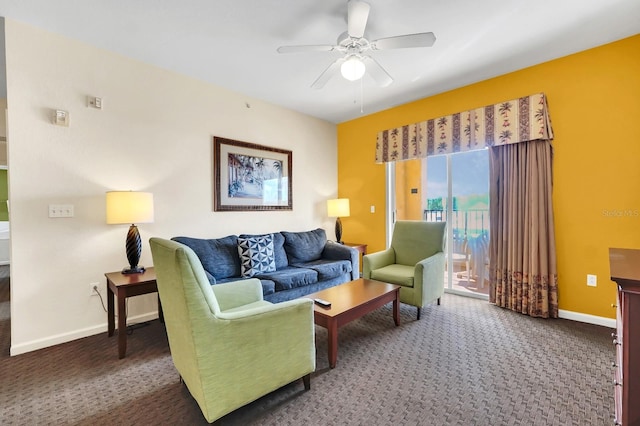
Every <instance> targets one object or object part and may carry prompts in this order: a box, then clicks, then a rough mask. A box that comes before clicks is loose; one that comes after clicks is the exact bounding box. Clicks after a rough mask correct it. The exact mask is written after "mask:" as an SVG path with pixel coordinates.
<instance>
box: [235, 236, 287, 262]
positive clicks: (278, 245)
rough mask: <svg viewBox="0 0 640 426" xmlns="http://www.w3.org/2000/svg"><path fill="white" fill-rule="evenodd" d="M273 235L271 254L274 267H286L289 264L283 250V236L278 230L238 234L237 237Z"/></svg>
mask: <svg viewBox="0 0 640 426" xmlns="http://www.w3.org/2000/svg"><path fill="white" fill-rule="evenodd" d="M267 235H273V255H274V257H275V261H276V269H282V268H286V267H287V266H288V265H289V260H288V259H287V253H286V252H285V251H284V236H283V235H282V234H281V233H280V232H274V233H273V234H240V236H239V238H251V237H265V236H267Z"/></svg>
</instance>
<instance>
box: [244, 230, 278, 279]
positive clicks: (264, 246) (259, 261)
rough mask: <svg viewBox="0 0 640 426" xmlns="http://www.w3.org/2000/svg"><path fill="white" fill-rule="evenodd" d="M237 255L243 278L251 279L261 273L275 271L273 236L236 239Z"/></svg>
mask: <svg viewBox="0 0 640 426" xmlns="http://www.w3.org/2000/svg"><path fill="white" fill-rule="evenodd" d="M238 254H239V255H240V271H241V274H242V276H243V277H247V278H251V277H253V276H254V275H257V274H260V273H263V272H273V271H275V270H276V257H275V253H274V251H273V234H266V235H260V236H254V237H238Z"/></svg>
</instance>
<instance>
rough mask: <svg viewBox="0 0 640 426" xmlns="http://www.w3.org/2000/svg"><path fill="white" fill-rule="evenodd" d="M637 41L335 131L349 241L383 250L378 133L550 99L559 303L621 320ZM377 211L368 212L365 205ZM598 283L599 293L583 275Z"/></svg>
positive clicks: (633, 195)
mask: <svg viewBox="0 0 640 426" xmlns="http://www.w3.org/2000/svg"><path fill="white" fill-rule="evenodd" d="M638 52H640V35H636V36H634V37H630V38H627V39H624V40H621V41H618V42H615V43H611V44H608V45H605V46H602V47H598V48H595V49H590V50H587V51H584V52H580V53H577V54H574V55H570V56H567V57H564V58H560V59H557V60H554V61H550V62H546V63H543V64H540V65H536V66H533V67H530V68H526V69H524V70H521V71H517V72H513V73H510V74H506V75H503V76H500V77H497V78H493V79H490V80H486V81H482V82H480V83H476V84H472V85H470V86H466V87H462V88H459V89H456V90H452V91H450V92H446V93H442V94H440V95H436V96H432V97H429V98H425V99H422V100H419V101H416V102H412V103H408V104H405V105H401V106H398V107H396V108H392V109H389V110H386V111H382V112H380V113H377V114H371V115H369V116H366V117H362V118H360V119H357V120H352V121H349V122H345V123H342V124H340V125H338V183H339V192H340V196H341V197H348V198H350V200H351V217H349V218H345V219H344V220H343V222H344V228H345V230H346V231H345V234H347V235H346V236H345V238H346V239H348V240H349V241H358V242H363V243H367V244H368V245H369V248H368V251H369V252H374V251H378V250H382V249H383V248H385V216H384V215H385V209H384V205H385V166H384V165H380V164H374V152H375V143H376V135H377V132H378V131H380V130H385V129H389V128H393V127H398V126H402V125H405V124H409V123H415V122H418V121H421V120H425V119H429V118H433V117H439V116H442V115H446V114H451V113H454V112H458V111H465V110H468V109H471V108H476V107H481V106H484V105H489V104H493V103H497V102H500V101H504V100H508V99H514V98H517V97H520V96H526V95H529V94H533V93H537V92H544V93H545V94H546V95H547V100H548V104H549V111H550V115H551V120H552V123H553V129H554V132H555V139H554V141H553V146H554V189H553V190H554V193H553V198H554V213H555V230H556V244H557V251H558V269H559V305H560V309H561V310H564V311H569V312H574V313H580V314H587V315H592V316H596V317H605V318H615V310H614V309H613V308H612V307H611V305H612V303H615V297H616V292H615V285H614V284H613V283H612V282H611V281H610V280H609V257H608V249H609V247H624V248H640V189H639V187H640V166H639V158H640V127H639V126H638V124H637V123H638V117H640V55H638ZM370 205H375V206H376V213H373V214H372V213H369V206H370ZM587 274H596V275H597V276H598V286H597V287H587V286H586V275H587Z"/></svg>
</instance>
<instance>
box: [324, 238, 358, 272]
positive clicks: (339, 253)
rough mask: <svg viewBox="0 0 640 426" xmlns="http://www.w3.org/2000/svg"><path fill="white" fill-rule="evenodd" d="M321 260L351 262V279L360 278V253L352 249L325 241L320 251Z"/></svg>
mask: <svg viewBox="0 0 640 426" xmlns="http://www.w3.org/2000/svg"><path fill="white" fill-rule="evenodd" d="M322 258H323V259H331V260H349V261H351V279H353V280H355V279H357V278H360V252H358V250H356V249H354V248H353V247H349V246H345V245H344V244H338V243H334V242H333V241H327V243H326V244H325V245H324V250H322Z"/></svg>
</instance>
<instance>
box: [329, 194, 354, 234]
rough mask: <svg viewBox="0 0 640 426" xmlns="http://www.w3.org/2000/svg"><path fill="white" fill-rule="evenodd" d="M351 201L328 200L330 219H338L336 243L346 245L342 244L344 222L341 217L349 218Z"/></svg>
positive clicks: (346, 199) (343, 199)
mask: <svg viewBox="0 0 640 426" xmlns="http://www.w3.org/2000/svg"><path fill="white" fill-rule="evenodd" d="M349 214H350V211H349V199H348V198H336V199H334V200H327V215H328V216H329V217H335V218H336V242H338V243H340V244H344V243H343V242H342V222H341V221H340V218H341V217H349Z"/></svg>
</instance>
